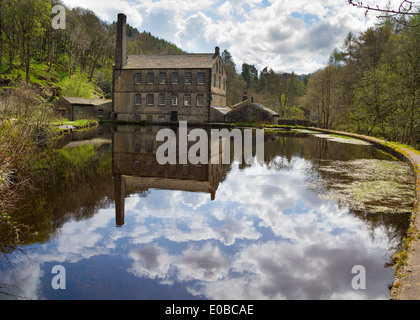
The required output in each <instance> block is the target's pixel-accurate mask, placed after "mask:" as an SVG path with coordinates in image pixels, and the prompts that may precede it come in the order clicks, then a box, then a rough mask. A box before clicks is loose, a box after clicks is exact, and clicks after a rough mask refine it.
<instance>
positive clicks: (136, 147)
mask: <svg viewBox="0 0 420 320" xmlns="http://www.w3.org/2000/svg"><path fill="white" fill-rule="evenodd" d="M140 151H141V140H136V141H134V152H137V153H139V152H140Z"/></svg>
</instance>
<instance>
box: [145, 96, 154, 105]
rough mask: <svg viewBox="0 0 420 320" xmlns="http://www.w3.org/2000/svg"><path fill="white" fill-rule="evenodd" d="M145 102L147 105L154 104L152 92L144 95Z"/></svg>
mask: <svg viewBox="0 0 420 320" xmlns="http://www.w3.org/2000/svg"><path fill="white" fill-rule="evenodd" d="M146 104H147V105H148V106H153V105H154V97H153V94H148V95H147V96H146Z"/></svg>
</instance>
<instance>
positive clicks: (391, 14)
mask: <svg viewBox="0 0 420 320" xmlns="http://www.w3.org/2000/svg"><path fill="white" fill-rule="evenodd" d="M348 3H349V4H350V5H352V6H354V7H357V8H359V9H360V8H361V9H366V11H365V16H366V15H367V14H368V13H369V11H375V12H380V13H383V14H387V15H380V16H377V18H378V19H383V18H392V19H393V20H394V21H395V22H397V23H399V24H402V25H404V26H407V27H417V26H419V25H420V23H418V24H416V25H411V24H408V23H407V22H406V21H405V20H402V19H399V18H397V17H399V16H403V17H405V16H420V12H413V11H412V10H413V5H414V2H413V1H408V0H403V1H402V2H401V4H400V5H399V7H398V10H393V9H385V8H381V7H379V6H378V5H376V6H375V7H371V6H370V5H368V4H363V2H355V1H354V0H348Z"/></svg>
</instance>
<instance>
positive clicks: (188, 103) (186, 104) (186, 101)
mask: <svg viewBox="0 0 420 320" xmlns="http://www.w3.org/2000/svg"><path fill="white" fill-rule="evenodd" d="M184 107H191V95H190V94H186V95H184Z"/></svg>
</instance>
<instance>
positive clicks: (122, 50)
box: [115, 13, 127, 69]
mask: <svg viewBox="0 0 420 320" xmlns="http://www.w3.org/2000/svg"><path fill="white" fill-rule="evenodd" d="M117 23H118V24H117V48H116V51H115V68H116V69H122V68H123V67H124V66H125V65H126V64H127V17H126V15H125V14H123V13H120V14H118V22H117Z"/></svg>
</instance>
